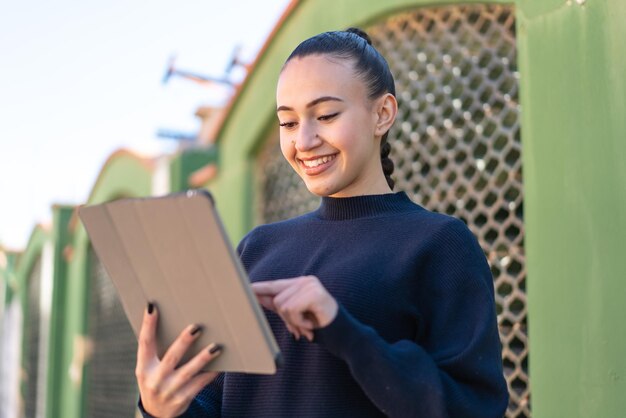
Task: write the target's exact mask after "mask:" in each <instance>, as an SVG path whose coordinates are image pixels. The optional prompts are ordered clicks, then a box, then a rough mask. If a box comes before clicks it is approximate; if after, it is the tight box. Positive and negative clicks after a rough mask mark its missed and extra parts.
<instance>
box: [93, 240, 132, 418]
mask: <svg viewBox="0 0 626 418" xmlns="http://www.w3.org/2000/svg"><path fill="white" fill-rule="evenodd" d="M89 266H90V270H89V284H90V292H89V293H90V294H89V307H88V321H89V336H90V338H91V347H92V349H93V351H92V355H91V358H90V361H89V366H88V372H87V376H88V377H87V382H86V388H87V394H86V400H85V411H86V412H85V416H87V417H89V418H124V417H128V418H133V417H135V411H136V409H137V400H138V397H139V395H138V394H139V392H138V389H137V384H136V382H135V360H136V355H137V340H136V339H135V334H134V333H133V330H132V328H131V326H130V324H129V323H128V320H127V319H126V315H125V314H124V308H123V307H122V304H121V302H120V300H119V297H118V296H117V292H116V290H115V287H114V285H113V282H111V279H110V278H109V276H108V275H107V273H106V271H105V269H104V267H103V265H102V263H101V262H100V260H99V259H98V257H97V255H96V253H95V252H94V251H93V248H92V247H90V248H89Z"/></svg>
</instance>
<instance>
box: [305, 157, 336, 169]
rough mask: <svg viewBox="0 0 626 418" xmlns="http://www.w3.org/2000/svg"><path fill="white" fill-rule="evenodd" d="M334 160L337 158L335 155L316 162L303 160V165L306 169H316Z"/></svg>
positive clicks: (321, 158) (318, 159)
mask: <svg viewBox="0 0 626 418" xmlns="http://www.w3.org/2000/svg"><path fill="white" fill-rule="evenodd" d="M334 158H335V156H334V155H326V156H324V157H320V158H317V159H315V160H302V164H304V165H305V167H309V168H314V167H317V166H318V165H320V164H324V163H327V162H329V161H332V160H333V159H334Z"/></svg>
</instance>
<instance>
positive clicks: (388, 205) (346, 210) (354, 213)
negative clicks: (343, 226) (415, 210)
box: [316, 192, 414, 221]
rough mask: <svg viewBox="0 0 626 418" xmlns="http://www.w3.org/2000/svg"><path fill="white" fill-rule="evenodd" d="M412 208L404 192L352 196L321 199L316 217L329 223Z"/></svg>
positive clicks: (411, 203)
mask: <svg viewBox="0 0 626 418" xmlns="http://www.w3.org/2000/svg"><path fill="white" fill-rule="evenodd" d="M411 206H414V204H413V202H412V201H411V199H409V197H408V196H407V195H406V193H405V192H397V193H386V194H375V195H364V196H353V197H328V196H325V197H322V203H321V204H320V207H319V208H318V209H317V211H316V212H317V216H318V217H319V218H321V219H325V220H330V221H343V220H348V219H358V218H368V217H373V216H380V215H384V214H388V213H393V212H399V211H401V210H402V209H406V208H408V207H411Z"/></svg>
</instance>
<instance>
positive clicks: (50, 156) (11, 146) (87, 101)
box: [0, 0, 289, 249]
mask: <svg viewBox="0 0 626 418" xmlns="http://www.w3.org/2000/svg"><path fill="white" fill-rule="evenodd" d="M2 3H3V4H2V7H1V10H2V11H1V12H0V245H3V246H4V247H7V248H9V249H23V248H24V247H25V245H26V243H27V240H28V238H29V236H30V233H31V231H32V229H33V227H34V226H35V225H36V224H37V223H49V222H50V220H51V205H52V204H54V203H64V204H79V203H82V202H84V201H85V200H86V199H87V197H88V195H89V192H90V190H91V188H92V187H93V184H94V182H95V179H96V177H97V175H98V173H99V172H100V169H101V168H102V165H103V163H104V162H105V161H106V159H107V157H108V156H109V155H110V154H111V153H112V152H114V151H115V150H116V149H118V148H120V147H125V148H130V149H132V150H134V151H137V152H139V153H143V154H149V155H154V154H160V153H164V152H171V151H172V150H173V149H174V148H175V146H176V145H175V144H174V143H173V142H172V141H168V140H163V139H157V138H156V131H157V130H158V129H161V128H165V129H172V130H179V131H184V132H190V133H194V132H196V131H197V129H198V126H199V123H198V120H196V118H195V117H194V116H193V114H194V112H195V110H196V108H197V107H198V106H199V105H202V104H218V103H221V102H222V101H223V100H225V99H224V98H225V91H224V90H223V89H222V90H219V89H217V90H215V89H213V90H212V89H210V88H207V87H204V86H201V85H198V84H196V83H192V82H190V81H186V80H183V79H180V78H178V79H177V78H172V79H171V80H170V81H169V83H167V84H166V85H163V84H162V83H161V81H162V78H163V75H164V74H165V69H166V67H167V63H168V60H169V57H170V56H171V55H173V54H176V56H177V59H176V66H177V67H179V68H181V69H185V70H192V71H195V72H198V73H201V74H206V75H213V76H222V75H223V74H224V70H225V68H226V65H227V63H228V61H229V59H230V56H231V53H232V51H233V49H234V48H235V46H236V45H237V44H240V45H241V46H242V47H243V49H242V54H241V55H242V57H243V58H245V59H246V60H247V61H251V60H252V59H253V58H254V57H255V56H256V52H257V51H258V49H259V48H260V47H261V46H262V44H263V42H264V41H265V39H266V37H267V35H268V34H269V33H270V31H271V30H272V28H273V27H274V25H275V24H276V22H277V20H278V18H279V17H280V15H281V14H282V12H283V11H284V9H285V8H286V7H287V5H288V3H289V0H264V1H258V0H256V1H254V0H227V1H224V0H222V1H209V0H206V1H186V0H181V1H178V2H173V1H165V0H151V1H132V0H131V1H128V0H126V1H122V0H109V1H106V2H101V1H93V0H81V1H79V0H58V1H55V2H50V1H44V0H20V1H8V0H7V1H3V2H2Z"/></svg>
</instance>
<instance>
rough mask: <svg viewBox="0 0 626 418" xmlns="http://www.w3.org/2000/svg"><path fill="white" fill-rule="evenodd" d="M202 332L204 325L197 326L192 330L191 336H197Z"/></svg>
mask: <svg viewBox="0 0 626 418" xmlns="http://www.w3.org/2000/svg"><path fill="white" fill-rule="evenodd" d="M200 331H202V325H196V326H194V327H193V328H192V329H191V335H196V334H197V333H199V332H200Z"/></svg>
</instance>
